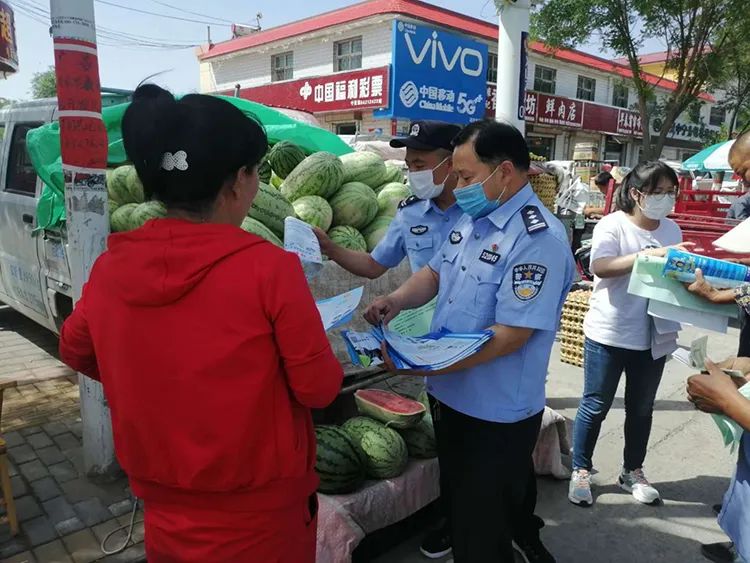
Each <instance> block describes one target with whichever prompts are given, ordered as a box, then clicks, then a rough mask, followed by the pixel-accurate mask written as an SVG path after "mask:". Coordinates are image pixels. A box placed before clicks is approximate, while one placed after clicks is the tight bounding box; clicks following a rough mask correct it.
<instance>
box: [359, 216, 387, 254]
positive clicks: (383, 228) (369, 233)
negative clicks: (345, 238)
mask: <svg viewBox="0 0 750 563" xmlns="http://www.w3.org/2000/svg"><path fill="white" fill-rule="evenodd" d="M392 221H393V217H391V216H390V215H388V214H384V215H378V216H377V217H375V219H373V220H372V223H370V224H369V225H367V226H366V227H365V228H364V229H362V236H364V237H365V242H366V243H367V252H372V251H373V249H374V248H375V247H376V246H377V245H378V243H379V242H380V241H381V240H382V239H383V237H384V236H385V233H386V232H387V231H388V227H389V226H390V224H391V222H392Z"/></svg>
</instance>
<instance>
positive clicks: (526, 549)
mask: <svg viewBox="0 0 750 563" xmlns="http://www.w3.org/2000/svg"><path fill="white" fill-rule="evenodd" d="M533 520H534V524H533V526H534V527H535V528H536V530H534V531H533V532H530V533H529V535H528V536H525V537H518V538H515V539H514V540H513V547H514V548H516V551H518V552H519V553H520V554H521V555H522V556H523V559H524V561H525V562H526V563H555V558H554V557H553V556H552V554H551V553H550V552H549V551H547V548H546V547H544V544H543V543H542V540H541V539H539V530H541V529H542V528H544V520H542V519H541V518H539V516H537V515H536V514H535V515H534V516H533Z"/></svg>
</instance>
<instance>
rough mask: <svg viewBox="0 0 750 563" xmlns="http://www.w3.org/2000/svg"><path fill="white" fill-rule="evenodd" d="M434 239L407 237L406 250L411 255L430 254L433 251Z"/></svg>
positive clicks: (428, 237)
mask: <svg viewBox="0 0 750 563" xmlns="http://www.w3.org/2000/svg"><path fill="white" fill-rule="evenodd" d="M432 246H433V242H432V237H431V236H420V235H407V236H406V250H407V252H409V254H411V253H412V252H425V251H427V252H430V253H431V251H432Z"/></svg>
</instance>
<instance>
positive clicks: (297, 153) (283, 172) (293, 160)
mask: <svg viewBox="0 0 750 563" xmlns="http://www.w3.org/2000/svg"><path fill="white" fill-rule="evenodd" d="M303 160H305V153H304V152H303V151H302V149H301V148H299V147H298V146H297V145H295V144H294V143H292V142H290V141H280V142H278V143H276V144H275V145H274V146H273V147H272V148H271V150H270V151H269V152H268V162H269V164H270V165H271V170H273V171H274V172H275V173H276V175H277V176H278V177H279V178H281V179H282V180H283V179H284V178H286V177H287V176H289V174H290V173H291V172H292V170H294V169H295V168H296V167H297V165H298V164H299V163H300V162H302V161H303Z"/></svg>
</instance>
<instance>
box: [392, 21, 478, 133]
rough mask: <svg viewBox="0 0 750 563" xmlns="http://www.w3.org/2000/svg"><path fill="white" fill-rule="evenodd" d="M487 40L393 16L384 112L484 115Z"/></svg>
mask: <svg viewBox="0 0 750 563" xmlns="http://www.w3.org/2000/svg"><path fill="white" fill-rule="evenodd" d="M487 60H488V54H487V46H486V45H484V44H483V43H480V42H478V41H474V40H472V39H468V38H466V37H462V36H460V35H456V34H453V33H449V32H447V31H443V30H441V29H437V28H434V27H430V26H427V25H422V24H419V25H417V24H414V23H409V22H405V21H399V20H396V21H395V22H394V23H393V67H392V68H393V76H392V88H391V104H390V108H389V109H388V110H387V112H384V113H387V114H388V117H396V118H401V119H412V120H413V119H436V120H440V121H449V122H452V123H469V122H470V121H476V120H478V119H482V118H483V117H484V112H485V103H486V99H485V98H486V95H487Z"/></svg>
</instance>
